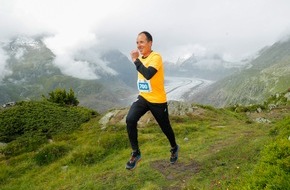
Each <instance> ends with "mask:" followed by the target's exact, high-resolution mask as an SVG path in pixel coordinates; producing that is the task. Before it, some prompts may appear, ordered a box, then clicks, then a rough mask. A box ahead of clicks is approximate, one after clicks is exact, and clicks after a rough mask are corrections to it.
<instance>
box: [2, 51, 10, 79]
mask: <svg viewBox="0 0 290 190" xmlns="http://www.w3.org/2000/svg"><path fill="white" fill-rule="evenodd" d="M7 59H8V56H7V55H6V53H5V51H3V49H2V48H1V47H0V82H1V81H2V80H3V78H4V77H5V76H6V75H10V74H11V71H10V70H8V69H7V68H6V60H7Z"/></svg>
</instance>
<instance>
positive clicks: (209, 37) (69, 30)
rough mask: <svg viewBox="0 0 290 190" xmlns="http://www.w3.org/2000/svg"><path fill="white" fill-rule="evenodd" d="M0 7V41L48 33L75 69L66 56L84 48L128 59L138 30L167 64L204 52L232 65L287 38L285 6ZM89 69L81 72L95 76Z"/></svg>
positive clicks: (262, 1)
mask: <svg viewBox="0 0 290 190" xmlns="http://www.w3.org/2000/svg"><path fill="white" fill-rule="evenodd" d="M0 4H1V6H0V28H1V33H0V41H4V40H6V39H7V38H9V37H12V36H15V35H20V34H21V35H37V34H49V37H48V38H47V39H45V43H46V44H47V45H48V47H49V48H51V49H52V51H53V52H54V53H55V54H56V55H57V56H58V57H59V56H60V57H62V58H60V59H58V60H70V61H69V62H70V63H71V61H72V63H73V64H72V65H71V66H73V67H76V68H78V66H77V65H78V64H77V63H75V62H73V61H74V57H73V56H74V55H73V54H74V53H76V52H78V51H79V50H82V49H85V48H88V49H89V48H93V47H95V46H99V47H101V48H103V47H111V48H114V49H119V50H121V51H122V52H123V53H124V54H126V55H127V56H129V52H130V51H131V50H132V49H134V48H136V44H135V39H136V36H137V34H138V33H139V32H140V31H143V30H147V31H149V32H151V33H152V35H153V38H154V42H153V49H154V50H156V51H158V52H160V53H162V55H163V59H164V60H169V61H176V60H177V58H178V57H181V56H187V55H188V54H189V53H191V52H192V53H195V54H200V53H207V51H210V52H211V53H214V52H216V53H217V54H219V55H224V57H227V58H228V59H231V60H239V59H242V58H243V57H245V56H248V55H251V54H253V53H255V52H256V51H258V50H259V49H261V48H263V47H264V46H266V45H271V44H273V43H274V42H276V41H278V40H279V39H281V38H283V37H284V36H285V35H289V33H288V32H290V31H289V28H290V22H289V18H290V1H288V0H244V1H230V0H220V1H216V0H193V1H187V0H180V1H176V0H159V1H155V0H147V1H141V0H126V1H116V0H106V1H101V0H74V1H71V0H9V1H8V0H0ZM205 51H206V52H205ZM182 54H183V55H182ZM56 65H59V66H60V65H61V63H58V62H56ZM83 65H86V64H85V63H83ZM64 67H65V66H64ZM89 68H90V67H89V66H88V67H87V68H86V69H84V70H83V71H82V72H83V73H86V74H87V75H88V76H90V77H91V78H94V77H97V76H94V75H93V73H91V72H89ZM67 72H71V73H73V71H67Z"/></svg>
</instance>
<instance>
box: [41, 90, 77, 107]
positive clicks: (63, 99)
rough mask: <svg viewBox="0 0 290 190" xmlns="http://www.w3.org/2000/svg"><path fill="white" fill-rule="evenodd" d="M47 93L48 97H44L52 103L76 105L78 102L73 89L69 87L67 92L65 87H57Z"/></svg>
mask: <svg viewBox="0 0 290 190" xmlns="http://www.w3.org/2000/svg"><path fill="white" fill-rule="evenodd" d="M48 95H49V98H45V99H46V100H48V101H50V102H53V103H57V104H60V105H69V106H77V105H78V104H79V101H78V100H77V98H76V97H75V94H74V91H73V90H72V89H71V88H70V91H69V93H67V92H66V90H65V89H60V88H57V89H55V90H54V91H52V92H50V93H48Z"/></svg>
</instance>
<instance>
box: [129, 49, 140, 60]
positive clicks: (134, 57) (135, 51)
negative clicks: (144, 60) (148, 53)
mask: <svg viewBox="0 0 290 190" xmlns="http://www.w3.org/2000/svg"><path fill="white" fill-rule="evenodd" d="M130 55H131V59H132V61H133V62H134V61H136V59H137V58H138V57H139V51H138V50H137V49H135V50H132V51H131V53H130Z"/></svg>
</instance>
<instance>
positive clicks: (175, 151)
mask: <svg viewBox="0 0 290 190" xmlns="http://www.w3.org/2000/svg"><path fill="white" fill-rule="evenodd" d="M178 151H179V146H178V145H176V147H174V148H171V150H170V152H171V156H170V163H171V164H174V163H175V162H176V161H177V159H178Z"/></svg>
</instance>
